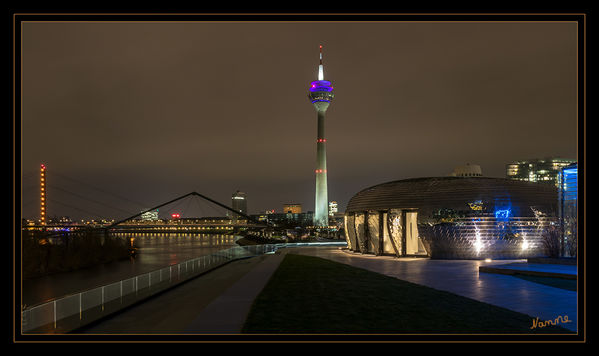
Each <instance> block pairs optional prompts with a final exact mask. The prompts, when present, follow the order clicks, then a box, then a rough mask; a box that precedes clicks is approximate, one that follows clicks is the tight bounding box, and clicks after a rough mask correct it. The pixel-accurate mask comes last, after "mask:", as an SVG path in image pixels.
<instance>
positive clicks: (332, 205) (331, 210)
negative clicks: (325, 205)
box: [329, 201, 339, 216]
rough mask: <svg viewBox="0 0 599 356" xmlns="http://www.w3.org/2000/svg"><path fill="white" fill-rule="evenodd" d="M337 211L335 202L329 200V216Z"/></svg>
mask: <svg viewBox="0 0 599 356" xmlns="http://www.w3.org/2000/svg"><path fill="white" fill-rule="evenodd" d="M338 211H339V209H338V208H337V202H336V201H330V202H329V216H333V215H335V213H337V212H338Z"/></svg>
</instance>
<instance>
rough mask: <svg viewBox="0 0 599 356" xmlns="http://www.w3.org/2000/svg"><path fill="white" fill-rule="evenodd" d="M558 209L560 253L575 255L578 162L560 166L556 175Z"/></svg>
mask: <svg viewBox="0 0 599 356" xmlns="http://www.w3.org/2000/svg"><path fill="white" fill-rule="evenodd" d="M558 210H559V218H560V223H561V228H562V239H561V246H560V247H561V254H562V256H564V255H566V254H567V255H569V256H571V257H574V256H576V252H577V247H578V246H577V236H578V231H577V230H578V164H577V163H575V164H571V165H569V166H566V167H564V168H562V169H561V170H560V172H559V175H558Z"/></svg>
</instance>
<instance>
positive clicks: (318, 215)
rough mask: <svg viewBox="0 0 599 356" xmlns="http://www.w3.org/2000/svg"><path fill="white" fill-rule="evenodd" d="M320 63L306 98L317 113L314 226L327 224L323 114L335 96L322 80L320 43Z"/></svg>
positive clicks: (330, 87) (322, 68)
mask: <svg viewBox="0 0 599 356" xmlns="http://www.w3.org/2000/svg"><path fill="white" fill-rule="evenodd" d="M319 49H320V64H319V65H318V80H316V81H313V82H311V83H310V88H309V89H308V90H309V91H308V98H309V99H310V102H311V103H312V105H314V108H315V109H316V112H317V114H318V124H317V134H316V170H315V173H316V194H315V201H314V205H315V206H314V220H313V222H314V226H316V227H326V226H328V225H329V214H328V203H329V201H328V187H327V153H326V142H327V140H326V136H325V126H324V124H325V114H326V111H327V109H328V107H329V104H330V103H331V101H332V100H333V98H334V97H335V95H334V94H333V86H332V84H331V82H330V81H326V80H324V65H323V63H322V45H320V48H319Z"/></svg>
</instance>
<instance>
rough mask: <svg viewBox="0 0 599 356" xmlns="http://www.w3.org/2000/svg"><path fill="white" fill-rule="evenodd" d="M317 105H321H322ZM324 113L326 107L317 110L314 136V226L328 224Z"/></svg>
mask: <svg viewBox="0 0 599 356" xmlns="http://www.w3.org/2000/svg"><path fill="white" fill-rule="evenodd" d="M327 104H328V103H327ZM315 106H316V105H315ZM319 106H321V107H322V106H324V105H319ZM327 106H328V105H327ZM317 110H318V108H317ZM325 113H326V107H325V108H324V109H321V110H318V132H317V136H316V138H317V139H316V197H315V207H314V225H315V226H328V225H329V212H328V209H329V208H328V204H329V196H328V187H327V147H326V138H325V133H324V122H325Z"/></svg>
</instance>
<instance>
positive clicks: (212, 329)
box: [185, 249, 288, 334]
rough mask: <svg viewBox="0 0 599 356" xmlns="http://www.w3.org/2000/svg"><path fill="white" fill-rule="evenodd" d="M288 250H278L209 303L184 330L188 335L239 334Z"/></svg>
mask: <svg viewBox="0 0 599 356" xmlns="http://www.w3.org/2000/svg"><path fill="white" fill-rule="evenodd" d="M287 252H288V249H281V250H278V251H277V253H276V254H273V255H271V256H269V257H268V258H266V259H265V260H264V261H262V262H261V263H260V264H258V265H256V266H255V267H254V268H253V269H252V270H251V271H250V272H249V273H247V274H246V275H245V276H243V277H242V278H241V279H239V280H238V281H237V282H235V284H233V285H232V286H231V287H230V288H229V289H227V290H226V291H225V292H224V293H223V294H222V295H221V296H220V297H218V298H216V299H215V300H214V301H213V302H212V303H210V304H209V305H208V306H207V307H206V308H205V309H204V310H202V312H201V313H200V314H199V315H198V316H197V317H196V318H195V320H194V321H193V322H192V323H191V324H190V325H189V326H188V327H187V328H186V329H185V333H188V334H239V333H241V328H242V327H243V324H244V323H245V319H246V318H247V316H248V313H249V311H250V308H251V307H252V304H253V303H254V299H256V297H257V296H258V294H260V292H261V291H262V289H263V288H264V287H265V286H266V283H267V282H268V280H269V279H270V277H271V276H272V274H273V273H274V271H275V270H276V269H277V268H278V267H279V264H280V263H281V261H282V260H283V258H284V257H285V254H286V253H287Z"/></svg>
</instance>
